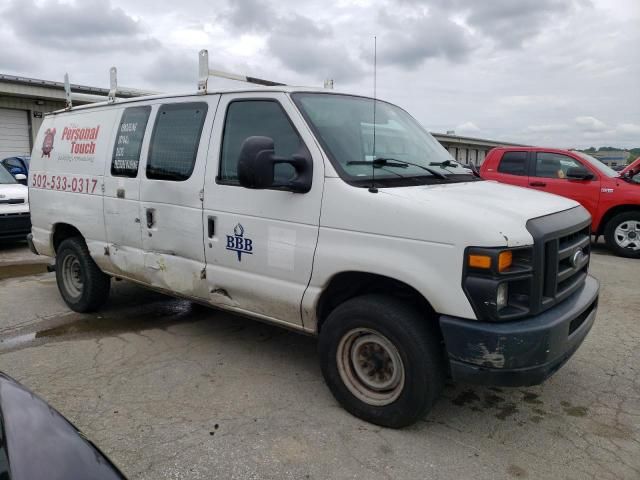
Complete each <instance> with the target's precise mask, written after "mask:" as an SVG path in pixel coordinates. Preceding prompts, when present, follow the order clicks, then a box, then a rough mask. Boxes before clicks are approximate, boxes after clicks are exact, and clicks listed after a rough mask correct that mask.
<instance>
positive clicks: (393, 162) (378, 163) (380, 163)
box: [347, 158, 447, 180]
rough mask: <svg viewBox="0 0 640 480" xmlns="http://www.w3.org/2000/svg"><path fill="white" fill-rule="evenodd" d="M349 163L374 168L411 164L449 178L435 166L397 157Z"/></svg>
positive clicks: (443, 177) (405, 166)
mask: <svg viewBox="0 0 640 480" xmlns="http://www.w3.org/2000/svg"><path fill="white" fill-rule="evenodd" d="M347 165H372V166H373V167H374V168H380V167H396V168H407V167H408V166H409V165H411V166H412V167H417V168H421V169H422V170H425V171H427V172H429V173H430V174H431V175H433V176H434V177H437V178H440V179H442V180H446V179H447V176H446V175H444V174H442V173H440V172H438V171H437V170H434V169H433V168H429V167H425V166H424V165H419V164H417V163H411V162H406V161H404V160H398V159H396V158H376V159H375V160H372V161H370V162H368V161H366V160H363V161H351V162H347Z"/></svg>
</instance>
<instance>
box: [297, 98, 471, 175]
mask: <svg viewBox="0 0 640 480" xmlns="http://www.w3.org/2000/svg"><path fill="white" fill-rule="evenodd" d="M292 98H293V100H294V102H295V103H296V105H297V106H298V108H299V109H300V110H301V112H302V114H303V115H304V117H305V119H306V120H307V122H308V123H309V124H310V125H311V128H312V129H313V130H314V133H315V134H316V137H318V140H319V141H320V143H321V144H322V147H323V148H324V150H325V152H326V153H327V155H328V156H329V158H330V160H331V162H332V163H333V165H334V167H335V168H336V170H337V171H338V174H339V175H340V176H341V177H342V178H343V179H344V180H345V181H347V182H348V183H350V184H353V185H358V186H368V185H371V183H372V177H375V183H376V184H377V186H382V187H384V186H404V185H416V184H423V183H433V182H437V183H441V182H449V181H456V182H460V181H474V180H476V179H477V178H476V177H475V176H474V175H473V173H472V172H471V170H469V169H468V168H465V167H464V166H462V165H461V164H459V163H458V162H456V161H455V160H453V158H452V157H451V155H450V154H449V152H448V151H447V150H445V148H444V147H443V146H442V145H440V143H438V141H437V140H436V139H435V138H433V137H432V136H431V134H429V133H428V132H427V131H426V130H424V129H423V128H422V127H421V126H420V125H419V124H418V122H417V121H416V120H415V119H414V118H413V117H411V115H409V114H408V113H407V112H405V111H404V110H402V109H401V108H399V107H396V106H394V105H391V104H390V103H386V102H383V101H380V100H377V101H375V108H376V112H375V129H374V120H373V114H374V113H373V108H374V100H373V99H371V98H365V97H356V96H350V95H340V94H328V93H295V94H293V95H292Z"/></svg>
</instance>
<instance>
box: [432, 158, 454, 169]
mask: <svg viewBox="0 0 640 480" xmlns="http://www.w3.org/2000/svg"><path fill="white" fill-rule="evenodd" d="M429 166H430V167H440V168H447V167H454V168H455V167H457V166H458V164H457V163H456V162H452V161H451V160H449V159H447V160H444V161H442V162H431V163H429Z"/></svg>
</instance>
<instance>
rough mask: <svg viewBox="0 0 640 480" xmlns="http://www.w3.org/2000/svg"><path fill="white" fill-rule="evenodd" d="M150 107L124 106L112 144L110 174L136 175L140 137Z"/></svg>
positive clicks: (115, 175) (140, 143) (142, 136)
mask: <svg viewBox="0 0 640 480" xmlns="http://www.w3.org/2000/svg"><path fill="white" fill-rule="evenodd" d="M150 112H151V107H129V108H125V109H124V112H123V113H122V119H121V120H120V126H119V127H118V135H117V136H116V142H115V144H114V145H113V158H112V159H111V175H113V176H114V177H131V178H135V177H136V176H138V164H139V163H140V150H141V149H142V139H143V138H144V132H145V130H146V128H147V121H148V120H149V113H150Z"/></svg>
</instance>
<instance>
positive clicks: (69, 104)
mask: <svg viewBox="0 0 640 480" xmlns="http://www.w3.org/2000/svg"><path fill="white" fill-rule="evenodd" d="M64 100H65V101H64V108H66V109H67V110H71V107H73V102H72V101H71V84H70V83H69V74H68V73H65V74H64Z"/></svg>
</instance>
